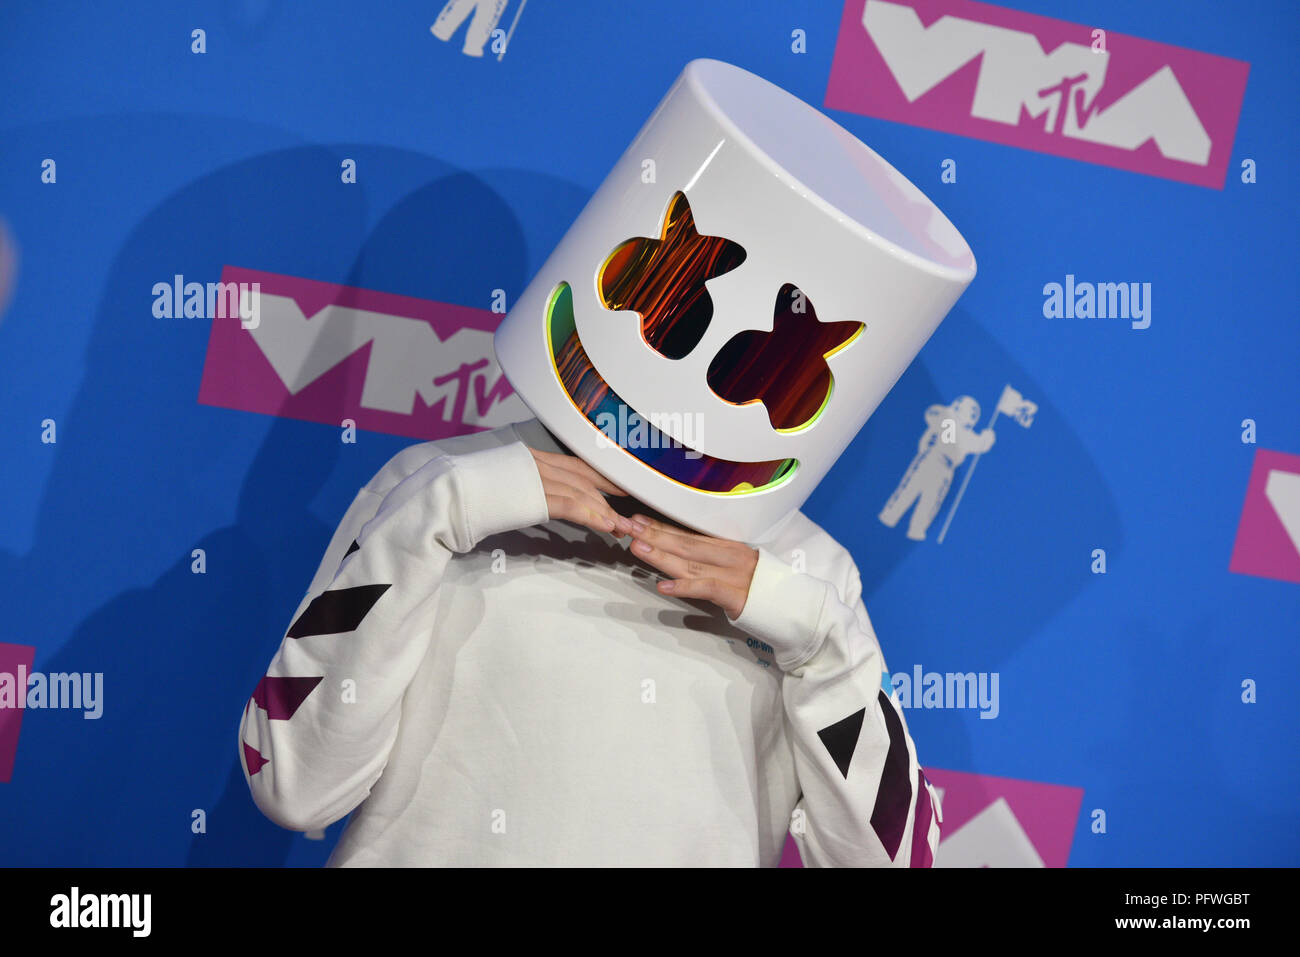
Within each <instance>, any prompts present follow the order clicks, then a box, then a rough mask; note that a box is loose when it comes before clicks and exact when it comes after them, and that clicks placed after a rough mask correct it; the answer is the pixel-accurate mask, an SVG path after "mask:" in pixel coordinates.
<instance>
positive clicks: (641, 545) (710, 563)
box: [631, 514, 758, 621]
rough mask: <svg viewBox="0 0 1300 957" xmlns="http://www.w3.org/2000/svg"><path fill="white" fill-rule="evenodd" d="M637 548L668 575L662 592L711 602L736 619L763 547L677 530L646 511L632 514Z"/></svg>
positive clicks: (646, 558) (747, 593)
mask: <svg viewBox="0 0 1300 957" xmlns="http://www.w3.org/2000/svg"><path fill="white" fill-rule="evenodd" d="M631 525H632V532H631V534H632V552H633V554H635V555H637V556H639V557H640V558H642V559H644V560H645V561H647V562H649V563H650V564H651V565H653V566H654V567H655V568H657V569H659V570H660V571H661V572H663V573H664V574H665V575H667V576H669V577H668V580H667V581H661V582H659V586H658V587H659V591H660V592H661V593H663V594H665V595H674V596H676V597H678V598H702V599H704V600H705V601H711V602H713V603H714V604H715V605H717V606H718V607H719V608H721V609H722V610H723V611H725V612H726V613H727V616H728V617H729V618H731V619H732V620H733V621H734V620H735V619H737V618H739V617H740V613H741V612H742V611H744V610H745V601H746V600H747V599H748V598H749V585H750V582H752V581H753V579H754V568H755V567H757V565H758V551H757V549H754V548H750V547H749V546H748V545H746V544H744V543H743V542H733V541H731V540H730V539H726V538H712V537H710V536H708V535H700V534H698V533H696V532H688V531H686V530H685V529H682V528H674V527H672V526H671V525H666V524H664V523H663V522H656V521H655V520H654V519H651V518H647V517H646V516H644V515H640V514H637V515H633V516H632V521H631Z"/></svg>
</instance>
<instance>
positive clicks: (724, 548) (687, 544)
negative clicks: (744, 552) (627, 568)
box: [632, 513, 748, 566]
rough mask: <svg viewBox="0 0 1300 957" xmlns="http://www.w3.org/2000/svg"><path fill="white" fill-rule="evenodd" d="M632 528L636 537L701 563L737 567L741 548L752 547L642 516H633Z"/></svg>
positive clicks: (673, 553) (668, 551)
mask: <svg viewBox="0 0 1300 957" xmlns="http://www.w3.org/2000/svg"><path fill="white" fill-rule="evenodd" d="M632 525H633V528H634V530H633V532H632V535H633V536H634V537H635V538H637V539H639V540H641V541H643V542H649V543H650V544H651V545H653V546H655V547H656V548H658V549H661V550H662V551H664V552H667V553H669V554H671V555H676V556H678V557H680V558H684V559H687V560H689V561H694V562H699V563H707V564H710V565H717V566H729V565H732V564H735V562H736V561H737V559H738V557H739V556H738V551H737V547H738V546H739V547H741V548H747V547H748V546H741V545H740V543H739V542H728V541H727V540H726V539H721V538H710V537H709V536H707V535H699V534H696V533H695V532H687V531H684V530H679V529H674V528H672V527H671V526H669V525H667V524H665V523H663V522H657V521H655V520H654V519H652V518H648V517H647V516H645V515H642V514H640V513H638V514H636V515H633V516H632Z"/></svg>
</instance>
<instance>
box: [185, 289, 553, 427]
mask: <svg viewBox="0 0 1300 957" xmlns="http://www.w3.org/2000/svg"><path fill="white" fill-rule="evenodd" d="M221 281H222V283H224V284H231V285H232V286H233V285H236V284H237V287H238V293H237V296H238V309H230V310H225V312H226V316H225V317H220V318H213V319H212V331H211V334H210V335H209V337H208V352H207V357H206V361H205V362H204V366H203V381H202V383H201V384H200V386H199V402H200V403H202V404H204V405H214V406H220V407H222V408H227V409H241V410H244V411H246V412H261V413H265V414H266V415H278V416H284V417H287V418H292V419H306V420H308V421H311V422H324V423H327V424H329V425H333V426H338V425H339V424H340V423H341V422H342V421H343V420H344V419H352V420H353V421H354V422H355V423H356V425H357V427H358V428H361V429H368V430H371V431H375V432H388V433H391V434H393V435H405V436H410V437H412V438H417V439H439V438H445V437H447V436H451V435H459V434H462V433H465V432H473V431H479V430H483V429H492V428H497V427H499V426H502V425H505V424H507V423H509V422H518V421H521V420H523V419H527V418H530V417H531V413H530V412H529V411H528V408H527V406H525V405H524V404H523V401H522V400H520V398H519V397H518V396H517V395H516V394H515V392H514V390H513V389H512V388H511V387H510V383H509V382H508V381H506V378H505V376H504V375H502V373H501V369H500V367H498V366H497V363H496V357H495V355H494V353H493V351H492V335H493V332H494V331H495V329H496V327H497V325H498V324H499V323H500V321H501V319H502V316H500V315H497V314H495V313H493V312H491V311H489V310H486V309H471V308H469V307H466V306H457V305H452V304H450V303H445V302H435V301H433V300H429V299H417V298H414V297H411V296H399V295H395V294H393V293H387V292H375V291H373V290H368V289H358V288H355V287H352V286H338V285H334V284H333V283H327V282H317V281H315V280H312V279H300V278H298V277H296V276H282V275H278V274H276V273H268V272H258V271H256V270H252V269H240V268H237V267H234V266H226V267H225V268H224V269H223V270H222V272H221ZM250 299H251V300H252V301H251V302H250V301H248V300H250ZM417 400H418V401H417Z"/></svg>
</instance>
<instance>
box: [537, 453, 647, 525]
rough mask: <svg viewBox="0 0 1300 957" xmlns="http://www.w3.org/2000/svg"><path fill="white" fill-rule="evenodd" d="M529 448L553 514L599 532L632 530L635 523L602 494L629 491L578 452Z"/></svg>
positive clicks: (548, 505) (549, 508)
mask: <svg viewBox="0 0 1300 957" xmlns="http://www.w3.org/2000/svg"><path fill="white" fill-rule="evenodd" d="M528 451H529V452H532V453H533V459H534V461H536V462H537V472H538V474H539V475H541V477H542V488H544V489H545V490H546V508H547V511H548V512H549V513H550V517H551V518H563V519H566V520H567V521H570V522H576V523H577V524H579V525H585V526H586V527H587V528H590V529H593V530H594V531H597V532H617V533H618V534H619V535H620V536H622V535H630V534H631V532H632V523H631V522H630V521H628V520H627V519H626V518H624V517H623V516H622V515H620V514H619V513H618V512H616V511H614V509H613V508H611V507H610V504H609V503H608V502H606V501H605V496H604V495H602V494H601V493H602V492H606V493H608V494H610V495H626V494H627V492H625V491H623V490H622V489H621V488H619V487H618V486H617V485H615V484H614V483H613V482H611V481H610V480H609V479H607V478H605V476H603V475H601V474H600V473H599V472H597V471H596V470H595V469H593V468H592V467H591V466H590V465H588V464H587V463H586V462H584V461H583V460H582V459H580V458H578V457H577V456H576V455H563V454H561V453H558V452H541V451H539V450H537V449H534V448H532V447H528Z"/></svg>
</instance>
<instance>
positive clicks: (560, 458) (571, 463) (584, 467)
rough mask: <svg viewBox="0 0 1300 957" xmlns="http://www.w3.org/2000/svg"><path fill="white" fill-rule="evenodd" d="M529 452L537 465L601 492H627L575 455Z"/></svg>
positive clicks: (533, 450)
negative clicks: (548, 467)
mask: <svg viewBox="0 0 1300 957" xmlns="http://www.w3.org/2000/svg"><path fill="white" fill-rule="evenodd" d="M529 451H530V452H532V453H533V458H535V459H537V461H538V463H539V464H543V463H544V464H546V465H549V466H551V467H553V468H555V469H558V470H560V471H563V472H567V473H569V474H570V475H571V476H573V477H574V478H576V479H579V480H581V481H582V482H585V483H587V484H589V485H592V486H594V487H595V488H597V489H599V490H600V491H602V492H608V493H609V494H610V495H626V494H627V492H625V491H623V490H622V489H621V488H619V487H618V486H617V485H615V484H614V483H613V482H611V481H610V480H609V479H607V478H605V476H603V475H601V474H600V473H599V472H597V471H596V470H595V469H594V468H592V467H591V466H590V465H588V464H587V463H586V462H584V461H583V460H582V459H580V458H578V457H577V456H576V455H562V454H560V453H557V452H542V451H540V450H538V449H533V448H530V449H529Z"/></svg>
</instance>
